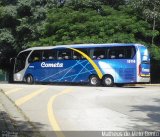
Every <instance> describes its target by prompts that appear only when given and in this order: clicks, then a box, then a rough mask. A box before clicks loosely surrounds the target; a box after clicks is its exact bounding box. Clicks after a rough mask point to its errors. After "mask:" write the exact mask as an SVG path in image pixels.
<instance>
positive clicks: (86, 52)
mask: <svg viewBox="0 0 160 137" xmlns="http://www.w3.org/2000/svg"><path fill="white" fill-rule="evenodd" d="M78 50H80V51H81V52H83V53H84V54H86V55H87V56H90V55H89V49H78ZM79 59H81V60H83V59H86V58H85V57H84V56H83V55H81V54H80V57H79Z"/></svg>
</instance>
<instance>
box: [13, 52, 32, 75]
mask: <svg viewBox="0 0 160 137" xmlns="http://www.w3.org/2000/svg"><path fill="white" fill-rule="evenodd" d="M29 53H30V51H25V52H21V53H20V54H19V55H18V56H17V59H16V64H15V73H17V72H19V71H21V70H22V69H24V68H25V63H26V58H27V57H28V55H29Z"/></svg>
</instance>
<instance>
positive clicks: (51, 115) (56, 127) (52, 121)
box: [47, 89, 72, 137]
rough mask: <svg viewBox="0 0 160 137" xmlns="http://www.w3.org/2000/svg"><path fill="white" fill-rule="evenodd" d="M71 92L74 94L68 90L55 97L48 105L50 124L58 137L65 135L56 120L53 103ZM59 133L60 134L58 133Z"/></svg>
mask: <svg viewBox="0 0 160 137" xmlns="http://www.w3.org/2000/svg"><path fill="white" fill-rule="evenodd" d="M69 92H72V90H71V89H66V90H64V91H62V92H60V93H58V94H56V95H54V96H52V97H51V98H50V100H49V102H48V105H47V109H48V118H49V121H50V124H51V126H52V129H53V131H55V133H56V136H57V137H65V136H64V134H63V133H62V132H61V128H60V127H59V125H58V122H57V120H56V117H55V114H54V111H53V103H54V101H55V99H56V98H57V97H59V96H61V95H64V94H67V93H69ZM57 131H58V132H57Z"/></svg>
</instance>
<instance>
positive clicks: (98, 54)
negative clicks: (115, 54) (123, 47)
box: [92, 48, 106, 59]
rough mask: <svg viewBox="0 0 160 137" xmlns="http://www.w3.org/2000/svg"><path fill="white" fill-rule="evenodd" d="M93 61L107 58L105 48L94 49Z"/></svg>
mask: <svg viewBox="0 0 160 137" xmlns="http://www.w3.org/2000/svg"><path fill="white" fill-rule="evenodd" d="M93 50H94V51H93V55H92V59H104V58H105V56H106V53H105V52H106V51H105V49H104V48H95V49H93Z"/></svg>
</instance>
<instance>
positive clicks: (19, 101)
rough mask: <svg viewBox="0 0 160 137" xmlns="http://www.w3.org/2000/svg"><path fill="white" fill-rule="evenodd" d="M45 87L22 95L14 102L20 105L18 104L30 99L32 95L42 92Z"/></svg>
mask: <svg viewBox="0 0 160 137" xmlns="http://www.w3.org/2000/svg"><path fill="white" fill-rule="evenodd" d="M47 89H48V88H46V87H45V88H42V89H39V90H37V91H35V92H33V93H31V94H29V95H27V96H24V97H22V98H20V99H18V100H16V101H15V104H16V105H18V106H20V105H22V104H24V103H25V102H27V101H29V100H31V99H32V98H33V97H35V96H37V95H39V94H41V93H42V92H44V91H46V90H47Z"/></svg>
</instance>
